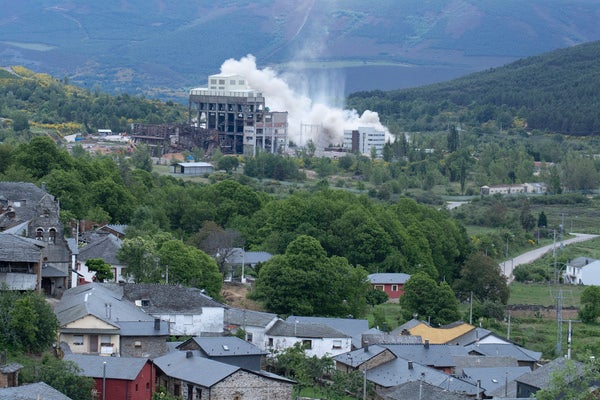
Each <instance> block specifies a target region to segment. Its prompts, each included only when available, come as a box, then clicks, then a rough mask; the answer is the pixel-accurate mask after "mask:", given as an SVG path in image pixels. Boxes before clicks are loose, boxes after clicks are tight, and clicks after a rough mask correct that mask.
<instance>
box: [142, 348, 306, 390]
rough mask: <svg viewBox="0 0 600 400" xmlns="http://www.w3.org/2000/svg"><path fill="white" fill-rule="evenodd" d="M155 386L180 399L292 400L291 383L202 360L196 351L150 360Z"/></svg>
mask: <svg viewBox="0 0 600 400" xmlns="http://www.w3.org/2000/svg"><path fill="white" fill-rule="evenodd" d="M154 365H155V366H156V379H157V382H158V386H159V387H164V388H166V390H167V392H168V393H169V394H170V395H173V396H177V397H182V398H184V399H198V400H210V399H233V400H242V399H243V400H280V399H283V400H285V399H288V400H291V399H292V398H293V387H294V384H295V382H294V381H292V380H289V379H287V378H284V377H281V376H279V375H275V374H272V373H269V372H265V371H262V370H258V371H257V370H250V369H245V368H240V367H238V366H235V365H231V364H226V363H222V362H218V361H214V360H211V359H209V358H206V357H203V356H202V355H201V353H200V351H199V350H187V351H174V352H171V353H168V354H165V355H164V356H162V357H158V358H156V359H154Z"/></svg>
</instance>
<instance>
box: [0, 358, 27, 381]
mask: <svg viewBox="0 0 600 400" xmlns="http://www.w3.org/2000/svg"><path fill="white" fill-rule="evenodd" d="M22 369H23V366H22V365H21V364H19V363H16V362H12V363H8V364H7V363H6V361H5V355H4V354H2V363H1V364H0V388H9V387H13V386H19V373H20V372H21V370H22Z"/></svg>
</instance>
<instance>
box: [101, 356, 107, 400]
mask: <svg viewBox="0 0 600 400" xmlns="http://www.w3.org/2000/svg"><path fill="white" fill-rule="evenodd" d="M102 400H106V361H104V362H102Z"/></svg>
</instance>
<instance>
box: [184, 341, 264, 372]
mask: <svg viewBox="0 0 600 400" xmlns="http://www.w3.org/2000/svg"><path fill="white" fill-rule="evenodd" d="M177 349H178V350H198V351H199V352H200V355H201V356H202V357H206V358H209V359H211V360H214V361H219V362H222V363H225V364H230V365H235V366H237V367H240V368H244V369H250V370H255V371H259V370H260V369H261V365H262V364H263V361H264V358H265V356H266V355H267V352H266V351H263V350H261V349H259V348H258V347H256V346H255V345H253V344H251V343H248V342H246V341H245V340H242V339H240V338H238V337H235V336H223V337H193V338H191V339H188V340H186V341H185V342H183V343H182V344H180V345H179V346H177Z"/></svg>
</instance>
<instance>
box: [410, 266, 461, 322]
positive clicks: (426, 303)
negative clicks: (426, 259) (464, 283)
mask: <svg viewBox="0 0 600 400" xmlns="http://www.w3.org/2000/svg"><path fill="white" fill-rule="evenodd" d="M400 304H401V305H402V307H403V308H404V317H405V318H407V319H409V318H422V319H429V320H430V321H431V323H433V324H447V323H450V322H454V321H456V320H458V319H459V318H460V314H459V312H458V300H457V299H456V296H454V292H452V288H451V287H450V286H449V285H448V283H446V282H442V283H441V284H439V285H438V284H437V283H436V282H435V281H434V280H433V279H432V278H431V277H430V276H429V275H427V274H426V273H424V272H418V273H416V274H414V275H411V277H410V279H409V280H408V281H407V282H406V284H405V285H404V295H402V297H401V298H400Z"/></svg>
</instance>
